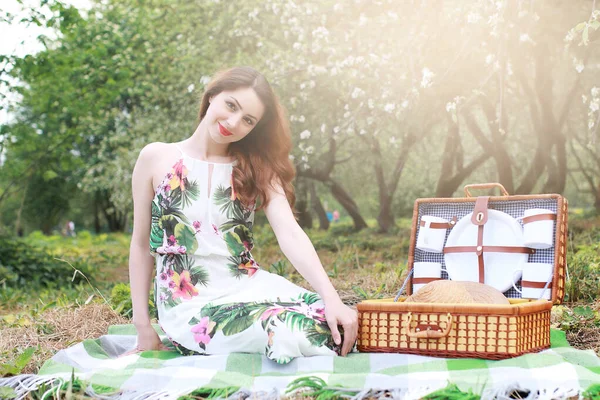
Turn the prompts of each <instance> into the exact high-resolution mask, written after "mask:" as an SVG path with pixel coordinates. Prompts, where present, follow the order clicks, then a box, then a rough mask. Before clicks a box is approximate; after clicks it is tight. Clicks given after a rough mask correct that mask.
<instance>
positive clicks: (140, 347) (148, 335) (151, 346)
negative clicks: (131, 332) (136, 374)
mask: <svg viewBox="0 0 600 400" xmlns="http://www.w3.org/2000/svg"><path fill="white" fill-rule="evenodd" d="M137 331H138V334H137V344H136V346H135V349H133V350H130V351H128V352H127V353H125V354H123V356H128V355H130V354H136V353H140V352H142V351H146V350H166V351H169V350H170V349H169V348H168V347H167V346H165V345H164V344H162V342H161V340H160V337H159V336H158V333H156V331H155V330H154V328H152V326H147V327H143V328H141V327H140V328H137Z"/></svg>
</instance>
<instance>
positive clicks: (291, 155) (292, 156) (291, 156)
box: [288, 154, 296, 161]
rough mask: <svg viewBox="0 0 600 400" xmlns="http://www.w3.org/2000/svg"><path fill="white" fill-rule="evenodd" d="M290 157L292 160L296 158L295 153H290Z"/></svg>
mask: <svg viewBox="0 0 600 400" xmlns="http://www.w3.org/2000/svg"><path fill="white" fill-rule="evenodd" d="M288 158H289V159H290V160H292V161H294V159H295V158H296V157H294V155H293V154H290V155H289V156H288Z"/></svg>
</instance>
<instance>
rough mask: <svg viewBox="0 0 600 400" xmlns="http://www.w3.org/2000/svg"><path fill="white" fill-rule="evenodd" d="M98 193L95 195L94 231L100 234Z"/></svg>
mask: <svg viewBox="0 0 600 400" xmlns="http://www.w3.org/2000/svg"><path fill="white" fill-rule="evenodd" d="M98 202H99V200H98V192H96V193H95V195H94V231H95V232H96V234H100V210H99V207H98Z"/></svg>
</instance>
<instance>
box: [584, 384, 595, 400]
mask: <svg viewBox="0 0 600 400" xmlns="http://www.w3.org/2000/svg"><path fill="white" fill-rule="evenodd" d="M581 396H582V397H583V398H584V399H585V400H599V399H600V384H598V383H596V384H593V385H592V386H590V387H589V388H587V389H586V391H585V392H583V393H582V394H581Z"/></svg>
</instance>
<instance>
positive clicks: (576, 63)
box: [573, 57, 585, 73]
mask: <svg viewBox="0 0 600 400" xmlns="http://www.w3.org/2000/svg"><path fill="white" fill-rule="evenodd" d="M573 66H574V67H575V70H576V71H577V72H578V73H581V72H582V71H583V70H584V69H585V66H584V65H583V61H582V60H579V59H577V57H573Z"/></svg>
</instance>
